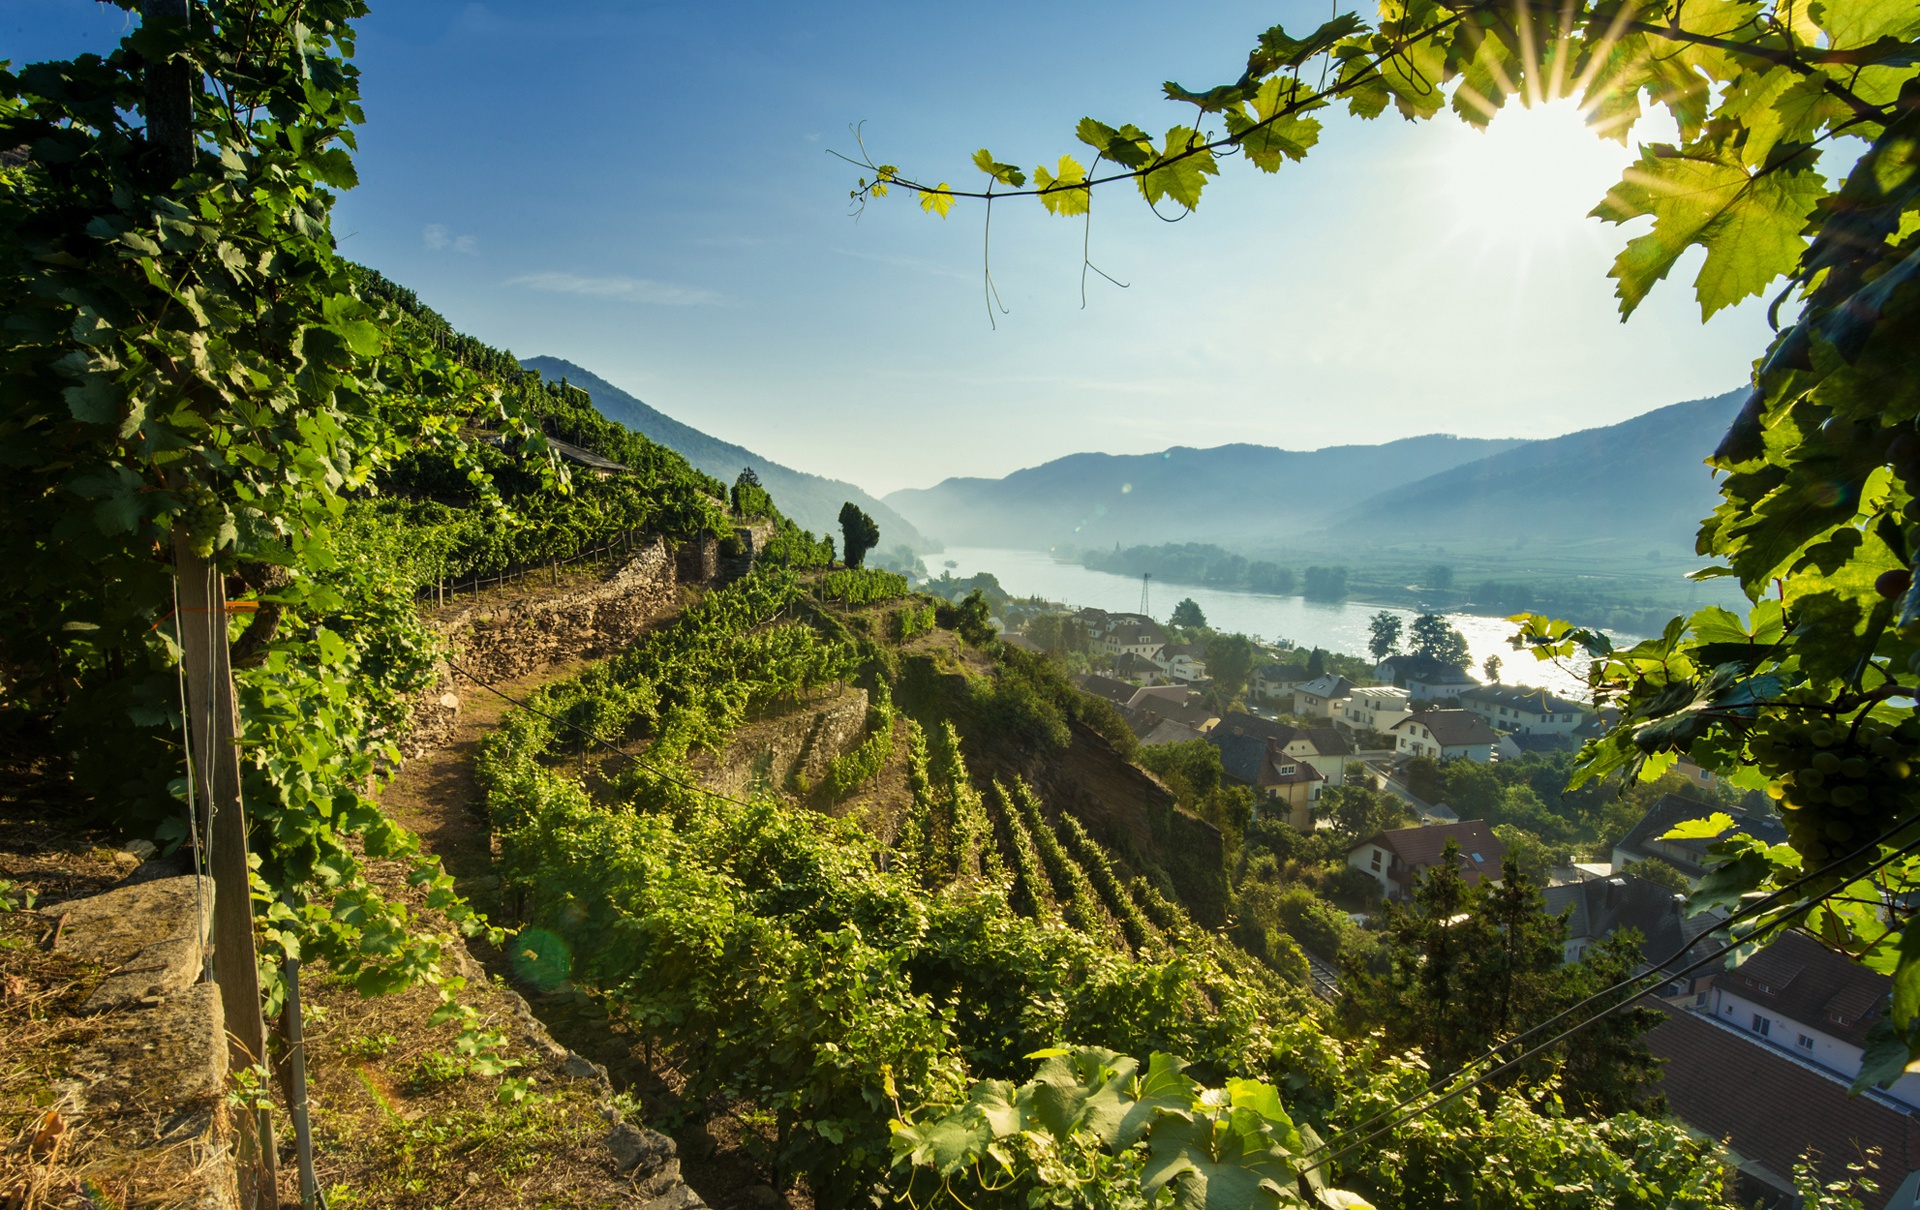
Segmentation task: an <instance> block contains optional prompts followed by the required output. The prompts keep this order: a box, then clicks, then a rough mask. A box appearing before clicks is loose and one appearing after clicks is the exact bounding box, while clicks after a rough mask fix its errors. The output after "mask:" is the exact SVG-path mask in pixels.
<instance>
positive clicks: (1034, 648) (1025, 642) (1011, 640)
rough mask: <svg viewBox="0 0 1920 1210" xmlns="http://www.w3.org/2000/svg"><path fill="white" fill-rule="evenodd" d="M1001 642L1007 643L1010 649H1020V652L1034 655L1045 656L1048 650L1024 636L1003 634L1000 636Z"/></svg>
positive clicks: (1009, 633)
mask: <svg viewBox="0 0 1920 1210" xmlns="http://www.w3.org/2000/svg"><path fill="white" fill-rule="evenodd" d="M1000 641H1001V642H1002V643H1005V644H1006V645H1007V646H1009V647H1018V648H1019V649H1020V650H1022V651H1025V652H1028V653H1030V654H1032V655H1045V654H1046V653H1047V649H1046V648H1044V647H1042V646H1041V645H1040V644H1038V643H1036V642H1034V641H1033V640H1032V639H1030V638H1028V637H1027V636H1026V635H1024V634H1013V633H1011V632H1003V633H1002V634H1001V635H1000Z"/></svg>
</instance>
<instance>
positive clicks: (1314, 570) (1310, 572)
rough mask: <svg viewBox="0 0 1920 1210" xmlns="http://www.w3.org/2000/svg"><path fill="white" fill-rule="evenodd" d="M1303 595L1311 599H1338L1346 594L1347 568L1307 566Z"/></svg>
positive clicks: (1341, 598)
mask: <svg viewBox="0 0 1920 1210" xmlns="http://www.w3.org/2000/svg"><path fill="white" fill-rule="evenodd" d="M1301 595H1303V596H1305V597H1306V598H1307V599H1308V600H1312V601H1339V600H1343V599H1344V598H1345V597H1346V595H1347V569H1346V568H1344V567H1309V568H1307V584H1306V588H1305V589H1304V590H1303V591H1302V594H1301Z"/></svg>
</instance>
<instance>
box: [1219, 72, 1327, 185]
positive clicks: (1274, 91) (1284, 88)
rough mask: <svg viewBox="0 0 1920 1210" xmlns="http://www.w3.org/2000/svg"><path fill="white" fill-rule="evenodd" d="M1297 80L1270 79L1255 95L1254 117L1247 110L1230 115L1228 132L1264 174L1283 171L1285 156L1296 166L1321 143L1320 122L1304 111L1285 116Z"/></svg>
mask: <svg viewBox="0 0 1920 1210" xmlns="http://www.w3.org/2000/svg"><path fill="white" fill-rule="evenodd" d="M1296 84H1297V81H1295V80H1293V79H1292V78H1290V77H1289V78H1284V79H1283V78H1280V77H1275V78H1274V79H1271V80H1268V81H1267V82H1266V83H1265V84H1262V85H1261V86H1260V88H1259V90H1258V91H1257V92H1255V93H1254V95H1253V114H1252V116H1248V114H1247V113H1246V111H1245V110H1243V109H1229V110H1228V111H1227V112H1226V115H1225V116H1226V122H1227V133H1229V134H1231V135H1233V136H1234V138H1235V139H1236V140H1238V141H1239V144H1240V150H1241V151H1242V153H1244V154H1245V155H1246V157H1247V159H1248V160H1250V161H1252V163H1253V166H1254V167H1256V168H1258V169H1260V170H1261V171H1262V172H1278V171H1280V160H1281V158H1282V157H1283V156H1284V157H1285V158H1287V159H1289V160H1293V161H1295V162H1296V163H1297V162H1299V161H1300V160H1303V159H1305V158H1306V155H1307V151H1308V150H1309V149H1310V148H1311V147H1313V145H1314V144H1315V143H1318V142H1319V141H1320V122H1319V121H1318V120H1317V119H1315V118H1310V117H1307V116H1306V114H1305V112H1304V111H1298V112H1294V113H1284V112H1283V111H1284V109H1285V107H1286V105H1287V103H1288V100H1289V98H1290V97H1291V95H1292V90H1293V88H1294V86H1295V85H1296Z"/></svg>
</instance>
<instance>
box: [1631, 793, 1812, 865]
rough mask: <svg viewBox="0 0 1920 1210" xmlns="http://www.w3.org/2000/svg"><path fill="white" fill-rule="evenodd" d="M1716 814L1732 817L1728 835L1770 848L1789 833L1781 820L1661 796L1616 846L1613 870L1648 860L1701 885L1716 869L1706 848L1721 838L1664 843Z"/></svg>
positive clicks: (1679, 798)
mask: <svg viewBox="0 0 1920 1210" xmlns="http://www.w3.org/2000/svg"><path fill="white" fill-rule="evenodd" d="M1716 811H1722V812H1726V813H1727V814H1729V815H1731V816H1732V817H1733V826H1732V827H1731V828H1729V829H1728V831H1727V832H1726V835H1728V836H1731V835H1736V834H1745V835H1748V836H1754V837H1757V838H1759V839H1761V840H1764V841H1766V842H1767V843H1768V844H1784V843H1786V839H1787V829H1786V828H1785V826H1783V825H1782V824H1781V823H1780V821H1779V820H1777V819H1774V818H1772V817H1770V816H1765V815H1746V814H1743V813H1741V812H1738V811H1727V808H1725V807H1716V806H1714V805H1712V804H1711V803H1704V802H1696V801H1695V800H1693V799H1691V798H1683V797H1681V796H1680V795H1678V794H1662V795H1661V796H1660V798H1659V800H1658V801H1656V802H1655V803H1654V804H1653V805H1652V806H1651V807H1648V808H1647V813H1646V814H1645V815H1644V816H1642V817H1641V819H1640V822H1639V823H1637V824H1635V825H1633V827H1632V828H1631V829H1629V830H1628V832H1627V834H1626V835H1625V836H1622V837H1621V838H1620V839H1619V840H1617V841H1615V842H1614V846H1613V868H1614V869H1616V870H1618V869H1620V868H1621V867H1622V866H1625V865H1629V864H1631V863H1633V862H1636V861H1645V860H1647V859H1648V858H1649V857H1658V858H1659V859H1660V860H1662V861H1664V862H1666V863H1667V864H1668V865H1670V866H1673V867H1674V868H1675V869H1677V870H1679V871H1680V872H1681V873H1682V874H1685V875H1686V876H1687V881H1688V882H1690V883H1694V884H1698V883H1699V881H1700V879H1702V878H1704V877H1705V876H1706V873H1707V871H1708V870H1709V869H1710V868H1712V866H1713V865H1714V859H1713V858H1712V857H1711V856H1710V855H1708V853H1707V848H1708V847H1709V846H1710V845H1713V844H1715V843H1716V842H1718V841H1719V840H1720V839H1721V837H1717V836H1716V837H1709V838H1705V839H1698V840H1662V839H1661V837H1662V836H1664V835H1666V834H1667V833H1668V832H1671V831H1672V830H1673V829H1674V827H1675V826H1676V825H1678V824H1682V823H1685V822H1687V821H1688V820H1690V819H1705V818H1707V817H1708V816H1709V815H1712V814H1713V813H1714V812H1716Z"/></svg>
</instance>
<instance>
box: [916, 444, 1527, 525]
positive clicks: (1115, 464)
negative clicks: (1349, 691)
mask: <svg viewBox="0 0 1920 1210" xmlns="http://www.w3.org/2000/svg"><path fill="white" fill-rule="evenodd" d="M1523 444H1525V443H1523V442H1520V441H1509V440H1486V439H1480V438H1466V437H1445V436H1428V437H1408V438H1406V439H1404V440H1401V441H1390V442H1388V443H1386V444H1385V445H1343V446H1334V447H1332V448H1330V449H1323V450H1313V451H1310V452H1298V451H1294V450H1281V449H1274V448H1272V447H1271V446H1264V445H1222V446H1217V447H1215V448H1213V449H1204V450H1200V449H1189V448H1187V447H1185V446H1179V447H1176V448H1174V449H1170V450H1166V451H1164V452H1162V453H1158V454H1127V455H1120V454H1073V455H1070V456H1068V457H1065V458H1058V459H1055V460H1054V461H1052V462H1048V463H1045V464H1043V465H1041V466H1036V467H1031V468H1029V469H1027V470H1022V471H1015V472H1014V473H1013V474H1011V475H1008V476H1007V477H1006V478H1004V479H948V480H946V481H944V482H942V483H939V484H937V485H935V486H933V487H929V488H910V489H906V490H902V491H897V492H894V493H892V494H891V495H889V496H888V497H887V498H886V500H887V503H888V504H890V505H892V506H893V508H894V509H895V510H896V511H897V512H899V513H900V514H901V515H903V516H905V517H906V518H907V519H908V520H910V521H912V522H913V523H914V524H915V525H919V526H922V527H923V528H926V529H928V530H932V531H936V532H938V533H939V534H940V536H941V537H942V538H944V539H945V540H946V541H948V542H952V543H955V544H958V545H963V546H1011V547H1022V548H1026V549H1030V550H1046V549H1048V548H1050V547H1054V546H1062V545H1068V544H1071V545H1075V546H1081V547H1087V546H1104V545H1111V544H1113V543H1114V542H1123V543H1126V544H1127V545H1133V544H1136V543H1159V542H1215V543H1221V544H1226V545H1243V546H1244V545H1271V544H1273V543H1274V542H1275V541H1285V540H1286V538H1287V536H1288V535H1290V534H1298V533H1302V532H1305V531H1309V530H1318V529H1321V528H1323V527H1324V526H1325V525H1326V524H1327V523H1328V522H1329V521H1330V520H1331V519H1332V518H1333V517H1334V516H1336V515H1337V514H1339V513H1340V512H1342V511H1343V510H1345V509H1348V508H1351V507H1352V506H1353V504H1354V503H1355V502H1356V501H1359V500H1364V499H1366V498H1368V497H1370V496H1373V495H1376V494H1378V493H1379V492H1381V491H1383V490H1387V489H1392V488H1396V487H1400V486H1402V485H1405V484H1409V483H1413V482H1416V481H1418V480H1421V479H1425V478H1426V477H1427V476H1429V475H1432V474H1434V473H1435V472H1436V471H1444V470H1448V469H1451V468H1453V467H1457V466H1459V465H1461V464H1463V463H1469V462H1474V461H1475V460H1477V459H1482V458H1485V457H1487V456H1488V455H1490V454H1497V453H1500V452H1501V451H1504V450H1510V449H1512V448H1514V447H1515V446H1519V445H1523Z"/></svg>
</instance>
